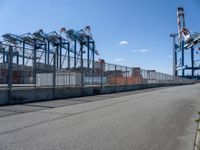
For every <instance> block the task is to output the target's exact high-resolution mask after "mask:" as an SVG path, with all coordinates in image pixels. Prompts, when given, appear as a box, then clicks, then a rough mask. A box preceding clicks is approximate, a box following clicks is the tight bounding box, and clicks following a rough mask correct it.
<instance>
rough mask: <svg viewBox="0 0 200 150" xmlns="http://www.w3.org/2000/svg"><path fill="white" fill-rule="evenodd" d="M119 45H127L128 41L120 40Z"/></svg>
mask: <svg viewBox="0 0 200 150" xmlns="http://www.w3.org/2000/svg"><path fill="white" fill-rule="evenodd" d="M119 45H128V41H120V42H119Z"/></svg>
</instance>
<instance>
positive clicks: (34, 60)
mask: <svg viewBox="0 0 200 150" xmlns="http://www.w3.org/2000/svg"><path fill="white" fill-rule="evenodd" d="M36 50H37V45H36V41H35V42H34V49H33V84H34V88H36Z"/></svg>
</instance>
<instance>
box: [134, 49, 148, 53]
mask: <svg viewBox="0 0 200 150" xmlns="http://www.w3.org/2000/svg"><path fill="white" fill-rule="evenodd" d="M148 51H149V50H148V49H135V50H133V52H134V53H145V52H148Z"/></svg>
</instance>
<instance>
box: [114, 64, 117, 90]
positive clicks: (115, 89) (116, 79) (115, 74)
mask: <svg viewBox="0 0 200 150" xmlns="http://www.w3.org/2000/svg"><path fill="white" fill-rule="evenodd" d="M116 70H117V65H115V71H114V76H115V91H116V82H117V78H116Z"/></svg>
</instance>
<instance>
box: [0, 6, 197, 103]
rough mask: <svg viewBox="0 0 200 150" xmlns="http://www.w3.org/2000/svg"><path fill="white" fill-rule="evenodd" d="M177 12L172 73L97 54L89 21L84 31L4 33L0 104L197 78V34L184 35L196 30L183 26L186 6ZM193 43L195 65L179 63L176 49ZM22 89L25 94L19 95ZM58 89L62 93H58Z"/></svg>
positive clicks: (0, 74) (0, 62)
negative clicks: (111, 60)
mask: <svg viewBox="0 0 200 150" xmlns="http://www.w3.org/2000/svg"><path fill="white" fill-rule="evenodd" d="M177 14H178V15H177V18H178V29H179V30H178V33H179V35H178V34H177V35H178V40H176V37H177V36H176V34H172V35H171V36H172V37H173V48H174V49H173V54H174V55H173V62H174V63H173V69H174V70H173V72H174V75H169V74H164V73H160V72H157V71H156V70H145V69H142V68H140V67H139V66H134V67H127V66H120V65H115V64H109V63H107V62H106V61H105V60H104V59H99V57H100V51H99V50H97V49H98V48H97V47H96V43H95V39H94V38H93V35H92V31H91V27H90V26H86V27H84V28H83V29H80V30H75V29H66V28H65V27H62V28H61V29H60V30H58V31H52V32H45V31H44V30H43V29H40V30H38V31H35V32H33V33H25V34H21V35H17V34H13V33H6V34H3V35H2V37H3V40H2V41H1V42H0V89H1V90H2V91H4V92H2V91H1V92H0V93H1V94H3V95H2V97H5V100H4V101H2V102H0V104H8V103H17V102H26V101H34V100H43V99H44V100H45V99H54V98H58V97H59V98H66V97H73V96H84V95H88V94H89V95H93V94H100V93H109V92H120V91H126V90H134V89H137V88H138V87H139V88H144V87H146V88H148V87H157V86H168V85H177V84H191V83H194V80H190V79H197V78H198V77H199V74H198V70H199V67H194V66H195V65H196V64H197V63H198V61H195V60H194V57H193V56H194V52H195V48H196V47H197V46H198V44H199V43H200V40H199V35H198V34H195V35H196V36H195V38H193V39H191V38H190V40H189V39H187V38H186V39H185V35H186V34H187V35H188V36H187V37H193V35H192V34H190V33H189V32H188V30H187V29H186V28H185V20H184V10H183V8H178V11H177ZM186 31H187V32H186ZM176 41H178V43H177V42H176ZM181 43H182V46H180V45H181ZM184 43H185V45H184ZM190 48H191V49H192V51H191V52H192V54H191V58H192V62H193V63H192V67H185V66H189V65H185V64H184V59H183V58H181V59H179V60H181V61H182V62H181V63H179V60H178V56H179V55H178V53H179V52H180V51H182V57H183V56H184V51H185V49H190ZM179 49H181V50H179ZM97 57H98V58H97ZM178 63H179V66H178ZM184 67H185V68H184ZM181 69H182V74H180V70H181ZM188 69H190V70H192V72H191V75H190V76H187V77H186V76H185V74H184V72H185V70H188ZM188 78H189V79H188ZM41 88H45V89H46V90H49V91H46V93H47V95H46V96H42V97H41V96H38V95H40V94H39V92H38V90H40V89H41ZM66 88H67V89H68V90H70V92H69V91H67V90H66ZM88 88H89V89H90V90H88ZM27 89H28V90H30V89H31V91H28V90H27ZM19 90H21V92H22V93H23V94H22V93H21V94H20V95H19V94H16V91H17V93H19ZM43 90H44V89H43ZM59 90H61V93H62V94H60V95H59V93H60V92H58V91H59ZM72 91H73V92H72ZM74 91H76V92H74ZM29 93H31V94H29ZM32 93H35V95H36V96H35V98H33V97H31V96H30V95H33V94H32ZM69 93H71V94H69ZM44 95H45V94H44Z"/></svg>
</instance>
